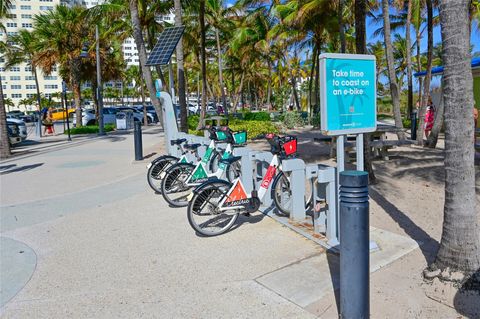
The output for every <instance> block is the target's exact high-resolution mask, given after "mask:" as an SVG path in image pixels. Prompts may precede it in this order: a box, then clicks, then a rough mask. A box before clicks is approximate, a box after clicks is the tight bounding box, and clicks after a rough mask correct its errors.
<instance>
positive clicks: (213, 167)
mask: <svg viewBox="0 0 480 319" xmlns="http://www.w3.org/2000/svg"><path fill="white" fill-rule="evenodd" d="M221 158H222V154H220V152H218V151H217V150H213V154H212V157H211V158H210V162H209V163H208V169H209V170H210V172H211V173H215V172H216V171H217V169H218V162H219V161H220V159H221Z"/></svg>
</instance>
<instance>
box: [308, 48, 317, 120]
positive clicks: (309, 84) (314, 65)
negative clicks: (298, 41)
mask: <svg viewBox="0 0 480 319" xmlns="http://www.w3.org/2000/svg"><path fill="white" fill-rule="evenodd" d="M316 56H317V46H316V45H315V44H314V45H313V52H312V68H311V69H310V81H309V82H308V107H309V109H310V112H311V116H312V115H313V105H314V104H313V103H312V101H313V98H312V88H313V81H314V75H315V67H316V66H317V57H316Z"/></svg>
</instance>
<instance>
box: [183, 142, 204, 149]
mask: <svg viewBox="0 0 480 319" xmlns="http://www.w3.org/2000/svg"><path fill="white" fill-rule="evenodd" d="M201 145H202V144H200V143H194V144H185V148H187V149H189V150H196V149H197V148H199V147H200V146H201Z"/></svg>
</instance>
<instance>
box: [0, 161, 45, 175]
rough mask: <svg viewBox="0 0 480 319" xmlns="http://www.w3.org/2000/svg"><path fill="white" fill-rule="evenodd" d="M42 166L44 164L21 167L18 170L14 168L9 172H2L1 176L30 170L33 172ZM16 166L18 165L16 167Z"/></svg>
mask: <svg viewBox="0 0 480 319" xmlns="http://www.w3.org/2000/svg"><path fill="white" fill-rule="evenodd" d="M42 165H43V163H37V164H31V165H24V166H19V167H16V168H13V169H10V170H7V171H2V172H0V175H7V174H10V173H16V172H24V171H29V170H32V169H34V168H37V167H39V166H42ZM7 166H8V165H7ZM14 166H16V165H14Z"/></svg>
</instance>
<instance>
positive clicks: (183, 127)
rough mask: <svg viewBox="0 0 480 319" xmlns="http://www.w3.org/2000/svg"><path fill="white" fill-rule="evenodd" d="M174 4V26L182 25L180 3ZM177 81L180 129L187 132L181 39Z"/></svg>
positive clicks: (178, 53) (175, 2) (176, 1)
mask: <svg viewBox="0 0 480 319" xmlns="http://www.w3.org/2000/svg"><path fill="white" fill-rule="evenodd" d="M174 4H175V26H176V27H180V26H182V3H181V1H180V0H174ZM176 58H177V81H178V100H179V102H180V130H181V131H182V132H188V125H187V101H186V96H185V95H186V91H185V70H184V67H183V40H180V41H178V44H177V55H176Z"/></svg>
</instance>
